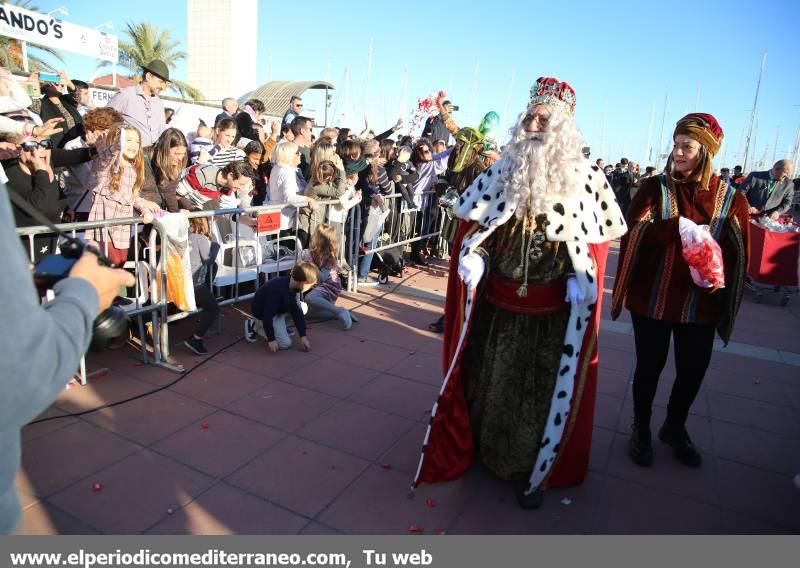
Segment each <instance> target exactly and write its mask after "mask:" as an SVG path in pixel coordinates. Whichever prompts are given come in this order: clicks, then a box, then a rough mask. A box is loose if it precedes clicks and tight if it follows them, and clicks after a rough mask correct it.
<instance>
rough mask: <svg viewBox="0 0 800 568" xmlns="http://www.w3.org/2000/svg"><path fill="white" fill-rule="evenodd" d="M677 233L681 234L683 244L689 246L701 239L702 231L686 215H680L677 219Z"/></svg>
mask: <svg viewBox="0 0 800 568" xmlns="http://www.w3.org/2000/svg"><path fill="white" fill-rule="evenodd" d="M678 233H680V235H681V241H683V244H684V246H690V245H692V244H694V243H695V242H699V241H702V240H703V235H702V233H703V231H702V229H701V228H700V226H699V225H698V224H697V223H695V222H694V221H692V220H691V219H687V218H686V217H681V218H680V219H679V220H678Z"/></svg>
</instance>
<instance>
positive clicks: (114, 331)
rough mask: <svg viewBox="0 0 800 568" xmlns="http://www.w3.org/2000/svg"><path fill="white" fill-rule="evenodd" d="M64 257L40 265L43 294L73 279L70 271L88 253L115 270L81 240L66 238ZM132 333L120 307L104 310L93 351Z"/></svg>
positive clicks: (54, 256) (97, 321) (36, 273)
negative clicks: (129, 332)
mask: <svg viewBox="0 0 800 568" xmlns="http://www.w3.org/2000/svg"><path fill="white" fill-rule="evenodd" d="M59 248H60V249H61V254H51V255H48V256H46V257H44V258H43V259H42V260H40V261H39V262H37V263H36V266H35V270H34V274H33V281H34V284H35V285H36V287H37V288H38V289H39V290H40V291H44V290H49V289H52V288H53V286H55V285H56V284H57V283H58V282H60V281H61V280H63V279H64V278H67V277H68V276H69V272H70V270H72V267H73V266H74V265H75V263H76V262H77V261H78V259H79V258H80V257H81V255H82V254H83V252H84V250H87V251H89V252H91V253H92V254H95V255H97V262H98V264H100V265H102V266H108V267H111V266H112V264H111V262H110V261H109V260H108V259H107V258H106V257H105V255H103V253H102V252H100V251H99V250H98V249H97V248H96V247H94V246H90V245H86V244H85V243H84V242H83V241H81V240H80V239H77V238H69V239H63V240H62V241H61V242H60V243H59ZM127 331H128V316H127V314H126V313H125V311H124V310H123V309H122V308H120V307H119V306H111V307H110V308H108V309H106V310H104V311H102V312H101V313H100V314H98V316H97V317H96V318H95V320H94V326H93V330H92V341H91V343H90V345H89V347H90V349H91V350H92V351H102V350H103V349H105V348H106V346H107V345H108V342H109V341H110V340H112V339H114V338H116V337H119V336H121V335H122V334H123V333H125V332H127Z"/></svg>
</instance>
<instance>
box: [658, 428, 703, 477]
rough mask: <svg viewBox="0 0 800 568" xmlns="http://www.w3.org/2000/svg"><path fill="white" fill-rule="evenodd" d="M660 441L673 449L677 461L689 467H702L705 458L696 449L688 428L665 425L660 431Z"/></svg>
mask: <svg viewBox="0 0 800 568" xmlns="http://www.w3.org/2000/svg"><path fill="white" fill-rule="evenodd" d="M658 439H659V440H661V441H662V442H664V443H665V444H667V445H668V446H670V447H671V448H672V453H673V454H674V455H675V459H677V460H678V461H679V462H681V463H682V464H684V465H687V466H689V467H700V465H701V464H702V463H703V458H702V457H701V456H700V452H698V451H697V448H695V447H694V444H693V443H692V439H691V438H690V437H689V433H688V432H687V431H686V427H685V426H683V425H680V426H676V425H673V424H669V423H666V422H665V423H664V425H663V426H662V427H661V430H659V431H658Z"/></svg>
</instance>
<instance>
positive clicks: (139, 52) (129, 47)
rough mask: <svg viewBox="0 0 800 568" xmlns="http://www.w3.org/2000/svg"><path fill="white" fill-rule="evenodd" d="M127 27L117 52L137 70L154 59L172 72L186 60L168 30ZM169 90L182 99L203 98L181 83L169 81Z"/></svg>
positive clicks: (137, 25)
mask: <svg viewBox="0 0 800 568" xmlns="http://www.w3.org/2000/svg"><path fill="white" fill-rule="evenodd" d="M127 26H128V28H127V29H126V30H125V34H126V35H127V36H128V37H127V39H125V40H123V39H121V40H120V42H119V50H120V51H121V52H122V53H123V54H125V56H126V57H127V58H128V59H129V60H130V61H131V62H132V63H133V64H134V65H135V66H136V67H138V68H139V69H141V68H142V67H144V66H145V65H147V64H148V63H150V62H151V61H153V60H154V59H160V60H161V61H163V62H164V63H165V64H166V65H167V67H169V69H170V70H172V69H175V65H176V64H177V62H178V61H183V60H184V59H186V52H184V51H181V50H179V49H178V47H179V43H178V42H177V41H176V40H173V39H172V38H171V37H170V32H169V30H159V29H158V28H157V27H155V26H154V25H153V24H151V23H150V22H142V23H139V24H132V23H128V24H127ZM107 65H110V63H109V62H108V61H104V62H103V63H102V64H101V65H100V67H105V66H107ZM170 88H171V89H173V90H175V91H177V92H178V93H179V94H180V95H181V96H182V97H184V98H189V99H193V100H197V99H202V98H203V94H202V93H201V92H200V91H199V90H198V89H196V88H194V87H192V86H191V85H189V84H188V83H185V82H183V81H177V80H172V81H170Z"/></svg>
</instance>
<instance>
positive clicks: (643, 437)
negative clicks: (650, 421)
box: [628, 420, 653, 467]
mask: <svg viewBox="0 0 800 568" xmlns="http://www.w3.org/2000/svg"><path fill="white" fill-rule="evenodd" d="M632 430H633V432H632V433H631V439H630V442H628V456H630V458H631V461H633V463H635V464H636V465H638V466H641V467H650V466H651V465H653V443H652V436H651V435H650V426H649V425H646V424H644V423H642V422H637V421H635V420H634V422H633V427H632Z"/></svg>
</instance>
